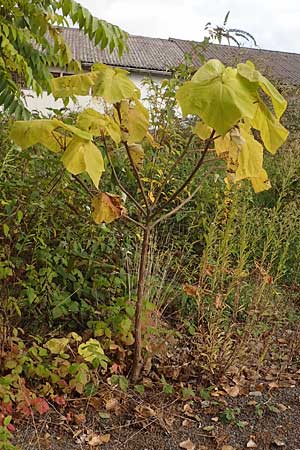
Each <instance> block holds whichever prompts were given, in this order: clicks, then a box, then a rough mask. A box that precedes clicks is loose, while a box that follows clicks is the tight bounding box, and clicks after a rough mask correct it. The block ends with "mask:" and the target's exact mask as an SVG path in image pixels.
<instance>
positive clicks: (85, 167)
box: [61, 138, 104, 188]
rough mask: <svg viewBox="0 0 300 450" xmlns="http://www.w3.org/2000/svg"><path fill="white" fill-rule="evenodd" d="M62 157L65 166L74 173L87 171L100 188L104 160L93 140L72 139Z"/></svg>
mask: <svg viewBox="0 0 300 450" xmlns="http://www.w3.org/2000/svg"><path fill="white" fill-rule="evenodd" d="M61 159H62V162H63V164H64V166H65V168H66V169H67V170H68V171H69V172H70V173H72V174H73V175H78V174H80V173H82V172H87V173H88V174H89V176H90V177H91V179H92V181H93V183H94V185H95V186H96V188H98V185H99V181H100V178H101V175H102V172H104V162H103V158H102V154H101V152H100V150H99V149H98V148H97V147H96V146H95V145H94V144H93V143H92V142H91V141H85V140H82V139H78V138H74V139H72V141H71V142H70V143H69V145H68V147H67V150H66V151H65V152H64V154H63V156H62V158H61Z"/></svg>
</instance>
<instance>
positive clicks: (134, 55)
mask: <svg viewBox="0 0 300 450" xmlns="http://www.w3.org/2000/svg"><path fill="white" fill-rule="evenodd" d="M62 33H63V35H64V38H65V40H66V42H67V43H68V44H69V46H70V48H71V50H72V53H73V55H74V57H75V58H76V59H77V60H79V61H80V62H81V64H82V67H83V69H85V70H90V67H91V66H92V64H94V63H95V62H103V63H104V64H108V65H110V66H114V67H120V68H123V69H126V70H128V71H129V72H130V76H131V78H132V80H133V81H134V82H135V83H136V84H137V85H138V87H139V88H140V89H141V91H142V97H145V95H146V90H145V87H144V86H143V85H142V80H143V78H144V77H145V76H151V77H152V78H153V79H154V80H155V81H157V82H159V81H161V80H162V79H164V78H167V77H170V76H171V75H172V71H173V70H174V68H175V67H176V66H178V65H179V64H180V63H182V62H183V61H184V58H185V54H189V55H191V59H192V63H193V64H194V65H195V67H199V66H200V65H201V57H200V55H201V54H203V55H204V56H205V57H206V59H211V58H217V59H220V60H221V61H222V62H223V63H224V64H225V65H236V64H237V63H239V62H245V61H247V60H248V59H250V60H251V61H252V62H254V64H255V65H256V66H257V68H258V69H259V70H260V71H261V72H262V73H263V74H264V75H266V76H267V77H268V78H269V79H271V80H273V81H275V82H277V83H280V84H281V85H283V86H293V87H294V86H300V54H297V53H288V52H279V51H271V50H261V49H254V48H245V47H236V46H229V45H219V44H209V45H208V46H207V47H205V48H203V47H201V44H200V43H197V42H192V41H186V40H181V39H173V38H169V39H160V38H150V37H144V36H133V35H130V36H129V38H128V42H127V45H128V52H125V53H124V54H123V56H122V57H121V58H120V57H119V55H118V52H117V50H114V51H113V52H112V53H110V52H109V50H108V49H104V50H101V48H100V47H96V46H95V45H94V44H93V42H92V41H90V39H89V37H88V36H86V35H84V34H83V33H82V32H81V31H80V30H78V29H75V28H63V29H62ZM53 74H54V76H61V75H65V74H66V73H64V71H63V69H61V68H53ZM25 95H26V101H27V104H28V107H29V109H31V110H37V111H41V112H44V113H45V112H47V111H48V110H47V108H49V107H50V108H59V107H62V106H63V104H62V102H61V101H60V100H59V101H55V100H54V98H53V97H52V96H49V95H47V94H46V93H45V94H43V96H42V97H39V98H37V97H36V95H34V93H33V92H31V91H25ZM87 105H90V106H92V105H93V102H92V100H91V99H90V98H87V97H81V98H79V102H78V104H77V105H74V104H72V105H71V108H72V109H78V110H80V109H82V108H83V107H85V106H87Z"/></svg>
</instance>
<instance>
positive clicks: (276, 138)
mask: <svg viewBox="0 0 300 450" xmlns="http://www.w3.org/2000/svg"><path fill="white" fill-rule="evenodd" d="M251 123H252V126H253V128H256V129H257V130H259V131H260V134H261V138H262V140H263V142H264V144H265V147H266V149H267V150H269V152H271V153H275V152H276V151H277V149H278V148H279V147H280V146H281V145H282V144H283V143H284V141H285V140H286V138H287V137H288V134H289V132H288V130H287V129H286V128H284V126H283V125H281V123H280V122H279V120H278V119H276V118H275V117H274V116H273V115H272V114H271V113H270V111H269V110H268V108H267V107H266V105H265V104H264V102H263V101H259V102H258V103H257V105H256V111H255V115H254V117H253V119H252V122H251Z"/></svg>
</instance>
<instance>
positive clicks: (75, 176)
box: [73, 175, 94, 198]
mask: <svg viewBox="0 0 300 450" xmlns="http://www.w3.org/2000/svg"><path fill="white" fill-rule="evenodd" d="M73 178H74V180H76V181H77V183H79V184H80V186H81V187H83V189H84V190H85V191H86V192H87V193H88V194H89V196H90V197H91V198H93V197H94V195H93V193H92V192H91V191H90V190H89V188H88V187H87V186H86V185H85V184H84V183H83V181H81V179H80V178H79V177H78V175H73Z"/></svg>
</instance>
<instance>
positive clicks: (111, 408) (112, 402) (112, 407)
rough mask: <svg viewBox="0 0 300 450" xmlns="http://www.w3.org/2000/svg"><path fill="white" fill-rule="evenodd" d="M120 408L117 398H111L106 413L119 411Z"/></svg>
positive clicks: (106, 406) (106, 405)
mask: <svg viewBox="0 0 300 450" xmlns="http://www.w3.org/2000/svg"><path fill="white" fill-rule="evenodd" d="M119 407H120V404H119V400H118V399H116V398H110V399H109V400H107V402H106V403H105V409H106V411H116V410H117V409H119Z"/></svg>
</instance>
